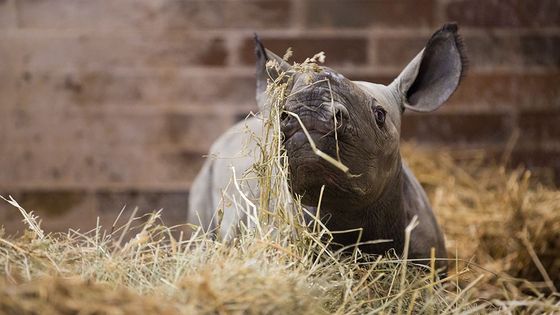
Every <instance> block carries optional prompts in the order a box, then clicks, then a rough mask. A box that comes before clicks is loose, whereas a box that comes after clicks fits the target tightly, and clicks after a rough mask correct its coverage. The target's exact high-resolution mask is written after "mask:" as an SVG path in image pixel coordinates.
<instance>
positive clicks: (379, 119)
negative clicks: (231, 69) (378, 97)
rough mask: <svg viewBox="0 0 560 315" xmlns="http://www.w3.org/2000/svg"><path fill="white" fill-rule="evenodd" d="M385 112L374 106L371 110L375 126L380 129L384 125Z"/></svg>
mask: <svg viewBox="0 0 560 315" xmlns="http://www.w3.org/2000/svg"><path fill="white" fill-rule="evenodd" d="M385 114H386V112H385V110H384V109H383V108H382V107H381V106H376V107H375V108H374V109H373V116H374V117H375V122H376V123H377V126H379V127H382V126H383V125H384V124H385Z"/></svg>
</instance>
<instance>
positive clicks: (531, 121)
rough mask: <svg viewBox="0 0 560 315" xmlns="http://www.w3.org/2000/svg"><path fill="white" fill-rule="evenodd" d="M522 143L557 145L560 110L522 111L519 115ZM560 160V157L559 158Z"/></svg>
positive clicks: (559, 133) (559, 136)
mask: <svg viewBox="0 0 560 315" xmlns="http://www.w3.org/2000/svg"><path fill="white" fill-rule="evenodd" d="M517 120H518V126H519V131H520V135H521V139H520V140H521V141H523V142H526V143H532V144H537V143H543V144H544V143H546V142H549V143H555V142H558V140H559V139H560V108H558V107H557V108H550V109H542V110H529V109H526V110H522V111H520V112H519V113H518V117H517ZM558 157H559V158H560V155H559V156H558Z"/></svg>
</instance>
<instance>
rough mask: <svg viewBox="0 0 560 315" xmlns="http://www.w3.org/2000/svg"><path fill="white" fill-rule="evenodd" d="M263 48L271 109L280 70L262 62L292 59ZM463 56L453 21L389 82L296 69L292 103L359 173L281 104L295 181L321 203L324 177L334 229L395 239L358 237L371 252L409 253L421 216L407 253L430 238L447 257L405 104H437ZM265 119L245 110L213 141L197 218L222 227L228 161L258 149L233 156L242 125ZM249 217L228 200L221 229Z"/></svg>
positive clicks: (262, 74) (199, 188)
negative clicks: (408, 160)
mask: <svg viewBox="0 0 560 315" xmlns="http://www.w3.org/2000/svg"><path fill="white" fill-rule="evenodd" d="M256 51H257V59H258V60H257V102H258V103H259V106H260V107H261V111H263V112H264V113H266V112H267V109H266V108H264V104H265V100H264V98H265V97H266V96H265V93H264V91H265V88H266V78H267V76H274V72H271V71H268V72H267V69H266V67H265V63H266V61H267V59H276V60H277V61H278V62H279V63H280V64H281V66H282V67H285V68H286V69H287V68H288V65H287V64H285V63H284V62H283V61H282V60H281V58H279V57H278V56H276V55H274V54H273V53H271V52H269V51H267V50H265V49H264V48H263V47H262V45H261V44H260V43H259V42H257V50H256ZM464 60H465V58H464V55H463V51H462V44H461V42H460V39H459V37H458V35H457V26H456V25H455V24H446V25H444V26H443V27H442V29H440V30H438V31H437V32H436V33H434V35H433V36H432V38H431V39H430V40H429V41H428V43H427V45H426V47H425V48H424V49H423V50H422V51H421V52H420V53H419V54H418V55H417V56H416V57H415V58H414V59H413V60H412V61H411V62H410V63H409V64H408V65H407V66H406V67H405V69H404V70H403V71H402V72H401V74H400V75H399V76H398V77H397V78H396V79H395V80H394V81H393V82H392V83H391V84H390V85H388V86H385V85H380V84H374V83H368V82H358V81H350V80H348V79H346V78H345V77H344V76H342V75H341V74H338V73H337V72H335V71H333V70H332V69H329V68H326V67H325V68H323V70H322V71H321V72H320V73H317V74H314V75H312V76H311V77H309V75H307V74H299V75H296V76H295V77H294V78H293V81H292V82H293V84H292V86H291V91H292V93H291V95H290V96H289V97H288V99H287V101H286V105H285V111H288V112H292V113H295V114H297V115H298V116H299V117H300V118H301V120H302V121H303V124H304V125H305V126H306V128H307V129H308V131H309V132H310V134H311V137H312V138H313V140H314V141H315V143H316V145H317V147H318V148H319V149H320V150H322V151H323V152H325V153H327V154H329V155H330V156H332V157H336V156H337V150H336V141H335V129H336V135H337V137H338V144H339V151H338V152H339V155H340V159H341V161H342V163H343V164H344V165H346V166H348V167H349V169H350V173H351V174H353V175H355V176H348V174H345V173H343V172H342V171H340V170H339V169H337V168H336V167H334V166H333V165H332V164H330V163H328V162H327V161H325V160H324V159H322V158H320V157H319V156H317V155H316V154H315V153H314V152H313V151H312V150H311V147H310V145H309V142H308V140H307V138H306V136H305V135H304V133H303V131H302V129H301V127H300V125H299V123H298V122H297V121H296V119H294V118H293V116H291V115H287V114H284V115H283V116H282V121H281V131H282V133H283V134H284V141H283V143H284V148H285V149H286V152H287V155H288V161H289V168H290V173H289V186H290V188H291V191H292V192H293V193H295V194H298V195H300V196H302V203H303V204H304V205H306V207H307V208H308V209H310V210H311V211H314V210H315V208H314V206H315V205H317V203H318V201H319V193H320V190H321V187H322V186H323V185H324V186H325V191H324V195H323V199H322V203H321V213H320V218H321V221H323V222H324V223H325V225H326V226H327V227H328V228H329V229H330V230H331V231H341V230H349V229H356V228H361V229H362V235H361V239H360V241H362V242H364V241H371V240H378V239H383V240H390V242H384V243H378V244H367V245H361V246H360V248H361V249H362V250H363V251H364V252H367V253H372V254H384V253H385V252H386V251H388V250H390V249H394V250H395V251H396V252H397V253H398V254H400V253H402V250H403V247H404V235H405V228H406V226H407V225H408V223H410V221H411V220H412V218H413V217H414V216H418V220H419V225H418V226H417V227H416V228H415V229H414V230H413V231H412V235H411V244H410V249H409V257H410V258H417V259H422V258H429V257H430V251H431V248H432V247H433V248H435V250H436V257H439V258H446V257H447V255H446V250H445V243H444V238H443V235H442V233H441V231H440V228H439V226H438V224H437V222H436V219H435V217H434V215H433V212H432V209H431V207H430V205H429V202H428V199H427V197H426V194H425V193H424V190H423V189H422V187H421V185H420V184H419V183H418V181H417V180H416V178H415V177H414V175H413V174H412V172H411V171H410V169H409V168H408V167H407V166H406V164H405V163H404V162H403V161H402V159H401V156H400V150H399V142H400V141H399V140H400V130H401V117H402V115H403V113H404V112H405V110H412V111H418V112H429V111H433V110H435V109H437V108H438V107H440V106H441V105H442V104H443V103H444V102H445V101H446V100H447V99H448V98H449V97H450V96H451V94H452V93H453V92H454V91H455V89H456V88H457V86H458V85H459V81H460V78H461V75H462V73H463V70H464V67H465V65H464ZM321 80H328V81H329V82H330V84H331V87H332V92H333V99H334V103H331V94H330V92H329V89H328V86H327V83H326V82H324V83H318V84H314V85H312V86H309V82H310V81H311V82H317V81H321ZM296 91H297V92H296ZM335 117H336V121H337V124H336V126H337V127H336V128H335V123H334V121H335ZM261 123H262V122H261V121H260V120H258V119H256V118H251V119H248V120H247V121H245V122H242V123H240V124H238V125H237V126H234V127H233V128H232V129H231V130H229V131H228V132H227V133H226V134H225V135H223V136H222V137H221V138H220V139H219V140H218V141H217V142H216V143H215V144H214V145H213V146H212V149H211V151H210V154H211V155H218V156H221V157H222V159H209V160H208V161H207V162H206V164H205V165H204V167H203V169H202V171H201V172H200V174H199V175H198V177H197V178H196V180H195V182H194V184H193V187H192V190H191V198H190V205H191V206H190V211H189V220H190V221H191V222H197V223H198V222H199V221H200V223H202V224H203V225H204V226H207V227H210V228H212V227H216V225H215V222H212V217H213V211H215V209H216V208H217V207H218V205H219V200H220V199H221V194H220V191H221V190H222V189H223V188H224V187H226V185H227V182H228V181H229V178H230V176H229V175H230V174H231V170H230V166H231V165H233V166H234V167H235V169H236V173H237V176H240V174H242V173H243V171H244V170H246V169H247V168H249V167H250V165H251V163H252V161H253V158H254V157H252V156H250V155H246V156H244V157H237V158H235V159H231V158H230V157H232V156H234V155H235V154H236V153H237V152H238V151H239V148H240V147H241V146H242V144H243V143H246V137H244V136H243V133H241V132H240V130H241V129H243V128H246V127H247V126H248V128H250V129H251V130H253V131H255V132H256V133H257V134H260V131H259V130H261V128H262V127H261ZM252 146H253V147H254V144H253V145H252ZM249 147H251V145H249ZM223 157H226V159H223ZM248 186H250V187H246V189H247V190H248V191H252V192H253V193H254V192H256V191H257V189H258V188H257V187H255V186H254V184H249V185H248ZM230 192H231V189H230ZM254 196H257V195H256V194H255V195H254ZM196 213H198V217H197V215H196ZM198 218H200V220H199V219H198ZM242 219H243V216H242V215H239V214H236V211H235V210H234V209H232V208H231V207H227V206H226V207H225V208H224V225H223V226H222V227H221V229H222V231H221V232H222V235H228V236H232V235H233V234H234V233H235V225H236V224H237V222H238V220H242ZM214 221H215V220H214ZM334 241H335V242H336V243H338V244H341V245H352V244H355V243H356V242H357V241H358V233H341V234H335V239H334ZM445 265H446V264H445V262H439V263H438V266H440V267H443V266H445Z"/></svg>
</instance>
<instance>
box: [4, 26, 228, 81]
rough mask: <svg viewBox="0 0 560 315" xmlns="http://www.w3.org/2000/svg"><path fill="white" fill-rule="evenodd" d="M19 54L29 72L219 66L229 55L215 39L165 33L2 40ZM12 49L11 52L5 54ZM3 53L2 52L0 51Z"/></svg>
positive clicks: (25, 37) (42, 36) (218, 38)
mask: <svg viewBox="0 0 560 315" xmlns="http://www.w3.org/2000/svg"><path fill="white" fill-rule="evenodd" d="M0 40H3V43H4V44H5V45H6V49H10V50H11V51H16V49H17V52H18V55H19V59H20V61H19V62H20V63H21V64H22V66H23V67H24V68H25V69H31V70H33V71H37V70H42V71H49V70H57V69H61V68H101V69H107V68H112V67H135V66H143V67H147V66H148V67H149V66H151V67H174V68H177V67H184V66H191V65H202V66H223V65H225V63H226V58H227V51H226V48H225V44H224V40H223V39H221V38H220V37H216V36H194V35H188V34H183V33H180V32H167V33H165V35H157V36H152V35H149V34H145V33H127V34H118V33H117V34H111V35H96V34H91V33H87V32H84V33H81V34H75V35H74V34H70V35H64V34H61V35H50V36H45V35H43V34H37V35H34V34H33V33H31V34H29V35H25V36H19V37H17V38H13V37H11V38H10V37H9V38H3V39H0ZM8 47H10V48H8ZM0 51H1V50H0Z"/></svg>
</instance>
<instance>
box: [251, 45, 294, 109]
mask: <svg viewBox="0 0 560 315" xmlns="http://www.w3.org/2000/svg"><path fill="white" fill-rule="evenodd" d="M255 55H256V57H257V105H258V106H259V110H260V111H261V112H268V108H266V87H267V85H268V80H276V78H277V77H278V71H277V70H276V69H271V68H268V69H267V67H266V63H267V62H268V61H269V60H275V61H276V62H277V63H278V64H279V65H280V72H283V71H287V70H288V69H289V68H290V65H289V64H288V63H287V62H286V61H284V60H283V59H282V58H280V57H279V56H277V55H276V54H275V53H273V52H271V51H270V50H268V49H265V48H264V45H263V44H262V42H261V41H260V39H259V37H258V36H257V34H255Z"/></svg>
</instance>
